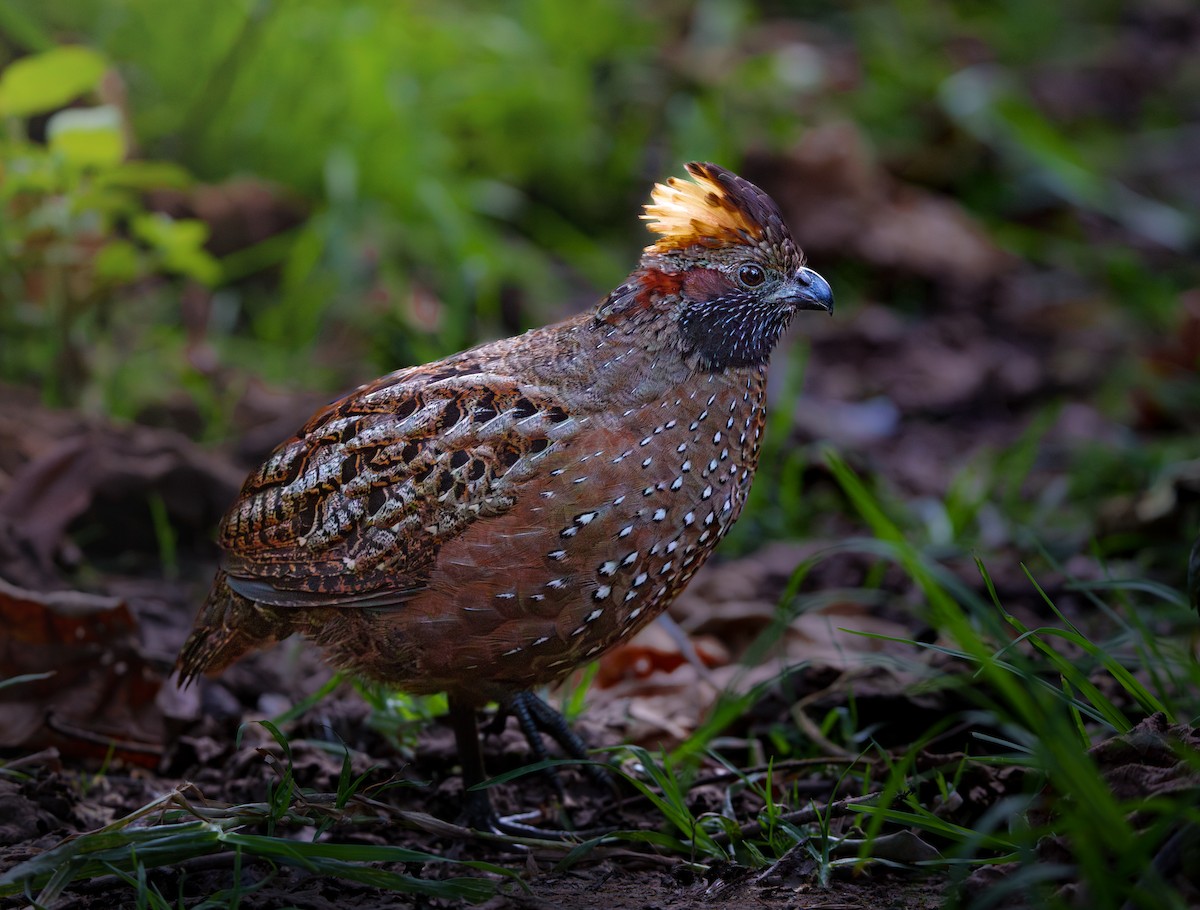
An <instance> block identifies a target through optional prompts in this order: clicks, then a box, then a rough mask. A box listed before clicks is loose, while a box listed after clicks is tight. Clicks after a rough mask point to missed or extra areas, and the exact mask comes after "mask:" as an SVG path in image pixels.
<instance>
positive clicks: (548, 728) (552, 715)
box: [505, 692, 614, 798]
mask: <svg viewBox="0 0 1200 910" xmlns="http://www.w3.org/2000/svg"><path fill="white" fill-rule="evenodd" d="M505 709H506V710H507V711H508V712H510V713H511V714H513V715H514V716H515V717H516V718H517V723H518V724H520V725H521V732H522V733H524V734H525V739H527V740H528V741H529V749H530V751H531V752H532V753H533V755H534V757H535V758H536V759H537V760H538V761H544V760H545V759H546V758H547V753H546V745H545V743H544V742H542V736H541V734H543V733H545V734H546V735H547V736H549V737H550V738H551V739H553V740H554V741H555V742H556V743H558V746H559V748H560V749H562V750H563V753H564V754H565V755H567V756H569V757H570V758H575V759H578V760H579V761H581V762H585V763H586V764H584V765H583V770H584V773H586V774H587V775H588V777H590V778H591V779H592V780H593V782H595V783H596V784H598V785H600V786H601V787H605V788H608V789H614V785H613V779H612V775H610V774H609V773H608V772H607V771H605V770H604V769H603V768H601V767H600V766H599V765H596V764H594V761H593V759H592V757H591V756H590V755H588V748H587V743H585V742H584V741H583V740H582V739H580V737H579V734H578V733H576V732H575V731H574V730H572V729H571V727H570V725H569V724H568V723H567V719H566V718H565V717H563V716H562V715H561V714H560V713H559V712H557V711H555V710H554V709H553V708H551V707H550V706H549V705H548V704H546V703H545V702H544V701H543V700H542V699H540V698H538V696H536V695H534V694H533V693H532V692H518V693H517V694H516V695H514V696H513V697H512V698H511V699H510V700H509V702H508V704H507V705H505ZM546 770H547V772H549V774H550V777H551V780H552V781H553V782H554V788H555V789H556V790H557V791H558V794H559V797H560V798H561V797H562V796H563V795H564V794H563V786H562V781H561V780H560V779H559V777H558V775H557V774H555V773H554V769H553V768H547V769H546Z"/></svg>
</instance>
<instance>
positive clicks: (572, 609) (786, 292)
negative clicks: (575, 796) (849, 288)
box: [177, 163, 833, 823]
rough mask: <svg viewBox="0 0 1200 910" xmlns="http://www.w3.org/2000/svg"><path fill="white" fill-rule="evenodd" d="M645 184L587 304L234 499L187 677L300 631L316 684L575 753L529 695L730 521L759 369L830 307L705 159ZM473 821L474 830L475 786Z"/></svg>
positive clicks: (359, 424)
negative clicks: (396, 699) (793, 324)
mask: <svg viewBox="0 0 1200 910" xmlns="http://www.w3.org/2000/svg"><path fill="white" fill-rule="evenodd" d="M686 169H687V172H688V174H689V175H690V178H691V179H690V180H688V179H677V178H670V179H668V180H667V181H666V183H665V184H657V185H655V187H654V189H653V191H652V199H651V202H650V204H648V205H647V206H646V207H645V212H644V214H643V215H642V218H643V219H645V221H646V223H647V227H648V229H649V230H650V231H651V232H652V233H653V235H654V242H653V243H651V244H650V245H649V246H647V247H646V248H645V250H644V252H643V254H642V256H641V259H640V261H639V263H638V265H637V268H636V269H634V271H633V272H632V273H631V274H630V275H629V277H628V278H626V279H625V280H624V281H623V282H622V283H621V284H620V286H619V287H617V288H616V289H615V290H613V291H612V292H611V293H610V294H608V296H607V297H605V298H604V299H603V300H602V301H601V302H600V303H599V304H598V305H597V306H596V307H595V308H593V309H591V310H590V311H588V312H585V313H583V314H581V315H579V316H576V317H574V318H571V319H568V320H566V321H564V322H560V323H558V324H556V325H551V326H547V327H545V328H540V329H535V330H532V331H530V332H527V333H525V334H523V335H520V336H517V337H514V338H506V339H503V340H500V341H493V342H490V343H488V344H483V345H480V346H479V347H475V348H472V349H470V350H467V351H464V352H462V353H459V354H455V355H453V356H451V357H447V358H446V359H444V360H439V361H437V362H435V363H429V364H425V365H423V366H415V367H409V368H405V369H401V370H398V371H396V372H394V373H391V374H389V375H387V376H384V377H382V378H380V379H376V380H375V381H373V382H369V383H367V384H366V385H364V386H362V387H360V388H359V389H357V390H356V391H354V392H352V393H351V394H349V395H347V396H346V397H344V398H342V399H340V400H338V401H335V402H334V403H332V404H330V405H328V406H327V407H324V408H322V409H321V410H320V411H318V412H317V413H316V414H315V415H313V417H312V418H311V419H310V420H309V421H308V423H306V424H305V425H304V427H303V428H302V429H301V430H300V431H299V432H298V433H297V434H296V435H295V436H294V437H292V438H291V439H288V440H286V441H285V442H283V443H282V444H280V445H279V447H278V448H276V449H275V451H274V453H273V454H272V455H271V456H270V457H269V458H268V459H267V461H266V463H265V464H264V465H263V466H262V467H261V468H259V469H258V470H257V471H255V472H254V473H253V474H252V475H251V476H250V477H249V478H248V479H247V481H246V483H245V485H244V486H243V487H242V490H241V493H240V495H239V496H238V499H237V501H236V502H235V503H234V505H233V507H232V508H231V509H230V511H229V513H228V514H227V515H226V516H225V518H224V520H223V522H222V524H221V526H220V529H219V544H220V547H221V550H222V553H223V556H222V561H221V566H220V569H219V571H218V572H217V575H216V578H215V580H214V582H213V585H212V590H211V592H210V594H209V595H208V599H207V601H206V602H205V604H204V606H203V607H202V608H201V610H200V613H199V616H198V617H197V619H196V623H195V627H194V629H193V630H192V632H191V635H190V636H189V638H188V639H187V641H186V643H185V644H184V647H183V650H182V652H181V653H180V656H179V660H178V664H177V669H178V672H179V675H180V677H181V679H182V680H183V681H184V682H187V681H190V680H191V679H192V678H194V677H195V676H197V675H198V674H200V673H204V672H215V671H218V670H221V669H222V668H224V667H226V666H227V665H228V664H230V663H231V662H232V661H234V660H236V659H237V658H238V657H240V656H241V655H243V654H245V653H246V652H248V651H251V650H254V649H258V648H262V647H264V646H266V645H268V644H269V643H271V642H274V641H276V640H278V639H281V638H284V637H286V636H288V635H291V634H292V633H295V632H299V633H301V634H303V635H304V636H306V637H307V638H309V639H311V640H312V641H313V642H315V643H316V644H317V645H319V646H320V647H321V648H322V649H323V650H324V653H325V656H326V658H327V660H328V661H329V662H330V663H331V664H333V665H334V666H336V667H338V668H340V669H343V670H347V671H350V672H352V673H354V674H357V675H359V676H361V677H363V678H366V679H368V680H373V681H378V682H382V683H385V684H388V685H391V686H395V687H397V688H400V689H402V690H404V691H407V692H409V693H413V694H422V693H434V692H443V691H444V692H446V693H447V695H448V698H449V708H450V719H451V723H452V725H453V727H454V731H455V738H456V744H457V747H458V751H459V757H460V759H461V762H462V767H463V777H464V783H465V785H466V786H467V787H468V788H469V787H470V786H471V785H473V784H475V783H478V782H480V781H481V780H482V779H483V778H484V767H483V761H482V757H481V750H480V744H479V738H478V730H477V727H476V717H475V713H476V710H477V709H478V708H479V707H481V706H483V705H485V704H486V703H489V702H493V701H494V702H498V703H499V704H500V705H501V707H502V709H504V710H505V711H507V712H509V713H511V714H514V715H515V716H516V717H517V718H518V720H519V721H520V723H521V726H522V728H523V729H524V730H525V732H526V734H527V735H528V736H529V737H530V741H531V743H533V744H534V748H535V752H538V753H539V754H544V753H541V751H540V749H541V747H540V742H541V740H540V737H539V736H538V731H542V732H546V733H548V734H550V735H552V736H553V737H554V738H556V739H557V740H558V741H559V742H560V743H561V744H562V745H563V746H564V747H565V748H566V749H567V750H568V751H570V752H572V753H576V754H578V753H580V752H581V751H582V746H581V744H580V743H579V741H578V740H577V739H575V738H574V737H573V735H572V734H571V733H570V732H569V731H568V730H567V728H566V726H565V724H563V723H562V722H561V718H559V716H558V715H557V714H556V712H554V711H553V710H552V709H551V708H549V706H547V705H546V704H545V703H544V702H542V701H541V700H540V699H539V698H537V697H536V696H534V695H533V694H532V691H531V690H533V689H534V688H535V687H538V686H542V685H545V684H549V683H554V682H557V681H559V680H561V679H563V678H564V677H565V676H566V675H567V674H568V673H570V672H571V671H572V670H573V669H574V668H576V667H578V666H579V665H580V664H582V663H584V662H587V661H590V660H592V659H593V658H596V657H598V656H599V655H600V654H602V653H603V652H604V651H606V650H607V649H609V648H611V647H613V646H614V645H616V644H617V643H618V642H621V641H623V640H625V639H627V638H629V637H630V636H632V635H634V634H635V633H636V632H637V631H638V630H639V629H641V628H642V627H643V626H644V625H646V623H648V622H650V621H651V620H652V619H654V618H655V617H656V616H658V615H659V614H660V613H662V612H663V610H664V609H666V607H667V605H668V604H670V603H671V601H672V600H673V599H674V598H675V597H677V596H678V594H679V593H680V591H682V590H683V589H684V587H685V586H686V585H687V583H688V581H689V580H690V579H691V578H692V577H693V576H694V575H695V573H696V571H697V570H698V569H699V568H700V566H701V565H703V563H704V562H705V560H706V559H707V558H708V556H709V554H711V553H712V550H713V548H714V547H715V546H716V545H717V543H718V542H719V541H720V540H721V538H722V537H723V536H724V535H725V534H726V532H727V531H728V530H729V528H730V527H731V526H732V525H733V523H734V521H735V520H736V519H737V517H738V514H739V512H740V511H741V509H742V506H743V504H744V503H745V501H746V495H747V493H748V491H749V489H750V483H751V481H752V479H753V477H754V473H755V468H756V466H757V463H758V457H759V450H760V445H761V442H762V433H763V426H764V422H765V412H764V405H765V393H766V384H767V367H768V361H769V359H770V355H771V352H772V350H773V349H774V347H775V345H776V343H777V342H778V340H779V337H780V335H781V333H782V332H783V331H784V329H785V328H786V327H787V325H788V323H789V322H790V321H791V319H792V317H793V315H794V314H795V313H796V312H797V311H798V310H820V311H826V312H832V310H833V294H832V292H831V290H830V287H829V285H828V284H827V283H826V281H825V280H824V279H823V278H821V276H820V275H818V274H817V273H816V272H814V271H812V270H811V269H808V268H806V267H805V266H804V264H803V262H804V258H803V255H802V254H801V251H800V249H799V248H798V247H797V245H796V243H795V242H794V241H793V239H792V237H791V235H790V233H789V232H788V229H787V227H786V225H785V224H784V221H783V218H782V216H781V215H780V212H779V209H778V208H777V207H776V205H775V204H774V202H773V201H772V200H771V199H770V197H768V196H767V195H766V194H765V193H764V192H763V191H762V190H760V189H758V188H757V187H756V186H754V185H753V184H751V183H749V182H748V181H746V180H744V179H742V178H741V177H738V176H737V175H735V174H733V173H731V172H730V171H728V170H725V169H724V168H721V167H719V166H717V165H714V164H703V163H692V164H688V165H686ZM467 810H468V817H469V818H470V819H471V820H472V821H473V822H476V823H487V821H488V820H489V819H490V818H494V816H492V815H491V814H490V804H489V803H488V800H487V796H486V791H483V790H468V797H467Z"/></svg>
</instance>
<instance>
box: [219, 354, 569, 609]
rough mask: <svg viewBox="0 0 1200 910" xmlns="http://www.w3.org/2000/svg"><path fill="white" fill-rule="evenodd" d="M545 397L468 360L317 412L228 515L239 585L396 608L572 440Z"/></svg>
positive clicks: (370, 389)
mask: <svg viewBox="0 0 1200 910" xmlns="http://www.w3.org/2000/svg"><path fill="white" fill-rule="evenodd" d="M568 421H569V415H568V414H567V412H566V411H565V410H564V409H563V408H562V407H561V406H560V405H559V404H558V403H557V402H555V401H554V400H553V397H552V395H551V394H550V393H549V392H548V391H547V390H545V389H540V388H537V387H531V386H529V385H525V384H522V383H520V382H518V381H517V380H515V379H512V378H510V377H507V376H499V375H495V374H489V373H488V372H486V371H479V368H478V367H476V368H472V367H471V366H470V365H468V364H465V363H464V364H455V363H454V362H451V363H450V364H441V365H439V364H431V365H429V366H425V367H417V368H414V369H411V370H402V371H400V372H398V373H393V374H391V375H390V376H387V377H384V378H383V379H380V380H377V381H376V382H373V383H371V384H369V385H366V386H363V387H362V388H360V389H359V390H358V391H356V392H354V393H353V394H351V395H349V396H347V397H346V398H343V399H341V400H340V401H337V402H335V403H334V404H332V405H330V406H329V407H327V408H325V409H324V410H322V411H320V412H318V413H317V414H316V415H315V416H314V417H313V418H312V420H310V421H309V423H308V424H307V425H306V426H305V427H304V428H303V429H302V430H301V431H300V433H299V434H298V435H297V436H296V437H295V438H293V439H290V440H288V441H287V442H285V443H283V444H282V445H280V446H279V448H277V449H276V450H275V452H274V453H273V454H272V455H271V457H270V458H269V459H268V460H267V462H266V463H265V464H264V465H263V466H262V468H260V469H259V470H258V471H257V472H256V473H255V474H253V475H252V476H251V477H250V478H249V479H248V480H247V481H246V484H245V486H244V487H243V488H242V493H241V496H240V497H239V499H238V502H237V504H236V505H235V506H234V507H233V509H231V510H230V512H229V513H228V514H227V515H226V516H225V520H224V522H223V523H222V526H221V529H220V532H219V543H220V545H221V547H222V548H223V550H224V551H225V554H224V560H223V563H222V568H223V569H224V570H225V571H226V572H227V573H228V575H229V578H228V583H229V586H230V587H231V588H232V589H233V590H234V591H236V592H237V593H239V594H241V595H242V596H244V597H248V598H250V599H251V600H254V601H256V602H258V603H264V604H271V605H274V606H314V605H321V606H335V605H345V606H388V605H392V604H396V603H399V602H402V601H403V600H405V599H407V598H408V597H411V596H412V595H413V594H415V593H417V592H419V591H421V590H422V589H423V587H424V585H425V582H426V580H427V578H428V576H429V574H430V572H431V570H432V568H433V565H434V563H435V560H436V558H437V552H438V549H439V548H440V546H441V545H442V544H443V543H444V542H445V541H447V540H449V539H451V538H453V537H455V536H456V535H458V534H460V533H462V531H463V530H464V529H465V528H467V527H468V526H469V525H471V524H472V523H473V522H474V521H475V520H476V519H478V518H481V517H487V516H495V515H500V514H503V513H504V512H505V511H507V510H508V509H509V508H510V507H511V506H512V504H513V503H514V501H515V497H516V490H517V488H518V487H519V486H520V485H521V483H522V482H523V481H524V480H526V479H527V478H529V477H530V476H532V475H533V474H534V472H535V471H536V470H537V469H538V467H539V464H540V463H541V462H542V460H543V459H544V458H545V457H547V456H549V455H550V454H551V451H552V450H553V449H556V448H561V446H560V445H558V444H559V443H560V442H561V440H562V439H563V438H564V437H565V436H566V435H567V434H568V432H569V427H570V423H569V422H568Z"/></svg>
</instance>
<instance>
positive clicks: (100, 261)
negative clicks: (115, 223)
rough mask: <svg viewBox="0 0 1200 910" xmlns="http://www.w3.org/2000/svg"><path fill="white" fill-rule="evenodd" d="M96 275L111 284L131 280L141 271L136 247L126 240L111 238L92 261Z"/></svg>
mask: <svg viewBox="0 0 1200 910" xmlns="http://www.w3.org/2000/svg"><path fill="white" fill-rule="evenodd" d="M93 267H94V268H95V270H96V277H97V278H100V279H102V280H104V281H110V282H112V283H113V284H124V283H126V282H130V281H133V280H134V279H135V278H137V277H138V276H139V275H140V274H141V273H142V263H141V257H140V256H139V255H138V249H137V247H136V246H134V245H133V244H132V243H130V242H129V241H128V240H113V241H111V242H110V243H106V244H105V245H104V246H103V247H101V248H100V252H98V253H97V254H96V259H95V261H94V263H93Z"/></svg>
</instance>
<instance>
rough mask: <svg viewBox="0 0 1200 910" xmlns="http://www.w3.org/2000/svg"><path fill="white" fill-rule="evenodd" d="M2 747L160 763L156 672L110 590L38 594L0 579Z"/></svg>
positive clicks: (129, 617)
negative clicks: (14, 680)
mask: <svg viewBox="0 0 1200 910" xmlns="http://www.w3.org/2000/svg"><path fill="white" fill-rule="evenodd" d="M0 628H3V629H4V632H5V634H4V636H3V638H0V680H5V679H12V678H14V677H17V676H25V675H30V674H46V673H49V674H50V675H49V676H48V677H47V678H43V679H33V680H28V681H23V682H20V683H17V684H15V685H9V686H7V687H5V688H3V689H0V747H3V748H18V747H20V748H23V749H38V748H44V747H46V746H56V747H57V748H58V749H59V750H60V751H62V752H63V753H64V754H66V755H68V756H76V757H78V756H88V757H94V758H101V759H103V758H105V757H106V755H107V754H108V751H109V749H110V748H112V749H113V751H114V754H116V755H118V756H119V757H121V758H123V759H125V760H127V761H131V762H135V763H138V764H142V765H147V766H154V765H156V764H157V763H158V760H159V757H160V754H161V749H162V743H163V741H164V726H163V718H162V714H161V712H160V711H159V709H158V706H157V704H156V698H157V696H158V694H159V690H160V688H161V686H162V677H161V675H160V674H159V673H158V672H157V671H156V670H155V669H154V668H153V667H152V666H151V665H150V664H149V663H148V662H147V661H146V659H145V658H144V657H143V656H142V655H141V653H140V649H139V641H138V635H137V621H136V620H135V618H134V616H133V613H132V612H130V610H129V608H128V606H126V604H125V603H124V602H123V601H121V600H118V599H117V598H113V597H100V596H98V595H95V594H84V593H81V592H78V591H55V592H50V593H44V594H43V593H37V592H33V591H26V590H22V589H21V588H18V587H15V586H14V585H10V584H8V583H7V582H5V581H3V580H0Z"/></svg>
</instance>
